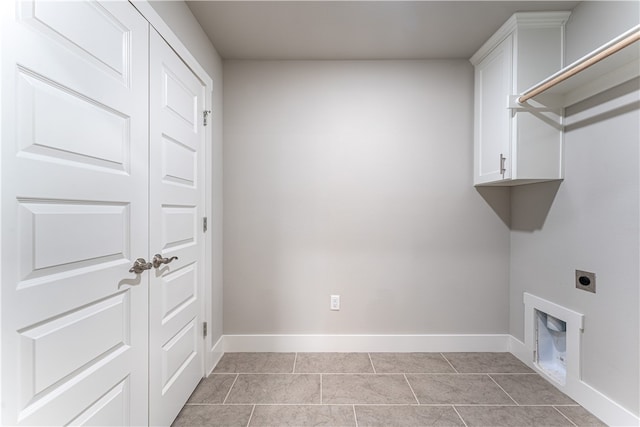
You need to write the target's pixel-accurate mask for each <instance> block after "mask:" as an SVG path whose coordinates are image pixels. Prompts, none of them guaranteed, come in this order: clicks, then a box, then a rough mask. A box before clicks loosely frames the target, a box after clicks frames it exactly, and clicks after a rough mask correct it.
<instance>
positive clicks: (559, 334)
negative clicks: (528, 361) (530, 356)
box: [535, 310, 567, 385]
mask: <svg viewBox="0 0 640 427" xmlns="http://www.w3.org/2000/svg"><path fill="white" fill-rule="evenodd" d="M535 313H536V332H535V334H536V355H537V357H536V361H535V362H536V364H537V365H538V367H539V368H540V369H541V370H542V371H544V372H545V373H546V374H547V375H548V376H549V377H551V378H553V379H554V380H555V381H557V382H559V383H560V384H563V385H564V384H566V381H567V323H566V322H565V321H563V320H560V319H558V318H556V317H553V316H551V315H550V314H547V313H544V312H542V311H540V310H535Z"/></svg>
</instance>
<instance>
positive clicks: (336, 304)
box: [330, 295, 340, 310]
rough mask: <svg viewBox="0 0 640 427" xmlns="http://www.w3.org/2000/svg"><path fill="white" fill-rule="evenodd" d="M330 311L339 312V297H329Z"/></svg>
mask: <svg viewBox="0 0 640 427" xmlns="http://www.w3.org/2000/svg"><path fill="white" fill-rule="evenodd" d="M330 308H331V310H340V295H331V304H330Z"/></svg>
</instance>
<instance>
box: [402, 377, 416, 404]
mask: <svg viewBox="0 0 640 427" xmlns="http://www.w3.org/2000/svg"><path fill="white" fill-rule="evenodd" d="M402 376H403V377H404V380H405V381H406V382H407V385H408V386H409V390H411V394H413V398H414V399H415V400H416V402H418V405H419V404H420V401H419V400H418V396H416V392H415V391H413V387H411V383H410V382H409V378H407V374H402Z"/></svg>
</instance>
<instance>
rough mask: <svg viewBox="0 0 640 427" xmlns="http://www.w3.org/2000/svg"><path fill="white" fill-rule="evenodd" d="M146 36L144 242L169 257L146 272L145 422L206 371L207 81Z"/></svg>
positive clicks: (168, 414) (167, 412) (175, 407)
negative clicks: (147, 119)
mask: <svg viewBox="0 0 640 427" xmlns="http://www.w3.org/2000/svg"><path fill="white" fill-rule="evenodd" d="M149 38H150V40H149V42H150V52H149V57H150V60H149V88H150V93H149V115H150V126H149V127H150V129H151V131H150V132H151V134H150V153H149V159H150V174H149V176H150V183H149V198H150V203H149V205H150V217H149V230H150V231H149V233H150V234H149V242H150V250H151V251H152V252H153V253H154V254H155V253H157V254H159V255H160V256H161V257H162V258H164V259H165V261H169V263H166V264H161V265H159V266H158V267H157V268H154V269H153V270H152V271H151V282H150V289H149V322H150V331H149V372H150V374H149V375H150V376H149V422H150V424H151V425H168V424H170V423H171V422H172V421H173V420H174V418H175V416H176V415H177V414H178V412H179V411H180V409H181V408H182V406H183V405H184V404H185V402H186V401H187V399H188V397H189V395H190V394H191V393H192V392H193V390H194V388H195V387H196V385H197V384H198V382H199V381H200V379H202V377H203V374H204V339H203V334H202V321H201V319H202V317H203V316H202V313H201V309H202V304H201V302H202V288H203V287H202V285H203V273H204V266H203V256H204V239H203V236H204V235H203V229H202V223H201V221H202V217H203V216H204V200H205V199H204V191H203V190H204V128H203V118H202V113H203V110H204V100H205V99H204V93H205V86H204V85H203V84H202V83H201V82H200V81H199V80H198V78H197V77H196V76H195V75H194V74H193V72H191V70H190V69H189V68H188V67H187V66H186V65H185V64H184V63H183V62H182V60H181V59H180V58H179V57H178V56H177V55H176V53H175V52H174V51H173V50H172V49H171V48H170V47H169V45H167V43H166V42H165V41H164V40H163V39H162V38H161V37H160V36H159V35H158V34H157V33H156V32H155V31H154V30H153V29H152V30H151V32H150V36H149ZM173 257H177V259H173Z"/></svg>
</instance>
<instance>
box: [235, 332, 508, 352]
mask: <svg viewBox="0 0 640 427" xmlns="http://www.w3.org/2000/svg"><path fill="white" fill-rule="evenodd" d="M223 338H224V345H223V348H224V351H225V352H229V353H232V352H457V351H458V352H459V351H462V352H465V351H468V352H471V351H478V352H492V351H496V352H501V351H508V347H509V338H510V335H506V334H504V335H503V334H478V335H225V336H224V337H223Z"/></svg>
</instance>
